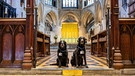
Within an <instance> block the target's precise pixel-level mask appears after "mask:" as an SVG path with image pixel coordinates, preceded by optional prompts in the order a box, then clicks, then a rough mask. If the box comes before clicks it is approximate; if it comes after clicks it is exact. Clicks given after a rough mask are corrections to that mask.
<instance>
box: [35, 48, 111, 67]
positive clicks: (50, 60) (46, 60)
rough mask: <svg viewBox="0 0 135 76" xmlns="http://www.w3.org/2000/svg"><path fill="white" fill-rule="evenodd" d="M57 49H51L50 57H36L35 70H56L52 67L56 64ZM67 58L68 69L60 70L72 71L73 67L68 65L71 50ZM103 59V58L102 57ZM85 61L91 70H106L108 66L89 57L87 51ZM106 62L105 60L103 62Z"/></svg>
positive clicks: (71, 53)
mask: <svg viewBox="0 0 135 76" xmlns="http://www.w3.org/2000/svg"><path fill="white" fill-rule="evenodd" d="M56 50H57V49H52V52H51V55H50V56H48V57H38V58H37V60H38V61H37V69H39V68H40V69H41V68H46V69H51V68H58V66H56V65H52V64H55V63H56V59H57V52H56ZM68 51H69V52H68V58H69V64H68V66H69V67H62V68H67V69H74V68H75V67H72V66H71V64H70V60H71V57H72V55H73V51H74V50H73V49H70V50H68ZM104 58H105V57H104ZM86 61H87V65H88V67H89V68H91V69H92V68H93V69H108V66H107V65H105V64H103V63H101V62H99V61H97V60H95V59H94V58H93V56H91V54H90V52H89V51H88V50H87V52H86ZM103 61H104V62H106V61H105V60H103Z"/></svg>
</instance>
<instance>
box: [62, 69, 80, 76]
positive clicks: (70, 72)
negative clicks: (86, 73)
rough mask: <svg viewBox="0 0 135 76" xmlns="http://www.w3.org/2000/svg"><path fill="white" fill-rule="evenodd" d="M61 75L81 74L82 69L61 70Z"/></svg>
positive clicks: (76, 75) (72, 75)
mask: <svg viewBox="0 0 135 76" xmlns="http://www.w3.org/2000/svg"><path fill="white" fill-rule="evenodd" d="M62 73H63V76H82V70H63V72H62Z"/></svg>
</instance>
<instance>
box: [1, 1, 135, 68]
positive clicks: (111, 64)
mask: <svg viewBox="0 0 135 76" xmlns="http://www.w3.org/2000/svg"><path fill="white" fill-rule="evenodd" d="M134 5H135V1H134V0H35V1H34V0H19V4H18V2H16V0H1V1H0V10H1V11H0V67H4V68H7V67H18V68H22V69H31V68H34V67H38V68H46V67H47V66H48V65H49V67H52V66H53V65H50V64H53V63H55V60H56V58H57V57H56V51H57V49H58V42H59V41H60V40H65V41H66V42H67V46H68V47H67V48H68V49H69V58H70V59H71V56H72V53H73V51H74V49H75V47H76V45H77V39H78V37H80V36H83V37H85V38H86V39H87V43H86V50H87V54H86V55H87V56H86V57H87V62H88V66H89V67H93V65H92V64H98V65H96V66H94V67H97V66H98V67H97V68H107V69H109V68H115V69H123V68H135V49H134V47H135V45H134V43H132V42H134V41H135V38H134V25H135V19H134V16H135V11H134V10H135V9H134V8H133V7H134ZM33 14H34V15H33ZM56 41H57V42H56ZM49 56H50V58H49ZM51 56H55V57H51ZM94 58H95V59H94ZM49 61H51V62H49ZM90 61H93V62H90ZM100 65H101V66H100ZM54 67H55V68H56V67H57V66H54ZM70 67H72V66H70Z"/></svg>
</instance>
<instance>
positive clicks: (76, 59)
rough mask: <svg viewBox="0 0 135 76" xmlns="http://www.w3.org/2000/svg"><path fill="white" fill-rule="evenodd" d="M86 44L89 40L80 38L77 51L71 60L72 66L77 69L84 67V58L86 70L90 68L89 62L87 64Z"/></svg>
mask: <svg viewBox="0 0 135 76" xmlns="http://www.w3.org/2000/svg"><path fill="white" fill-rule="evenodd" d="M85 43H87V40H86V39H85V38H84V37H79V38H78V45H77V48H76V49H75V51H74V52H73V56H72V59H71V65H72V66H76V67H79V66H82V65H83V58H84V62H85V66H86V68H88V66H87V62H86V50H85Z"/></svg>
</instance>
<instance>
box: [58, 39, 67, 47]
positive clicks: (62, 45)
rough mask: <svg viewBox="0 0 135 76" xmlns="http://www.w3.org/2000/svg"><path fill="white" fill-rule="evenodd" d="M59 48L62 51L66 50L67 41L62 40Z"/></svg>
mask: <svg viewBox="0 0 135 76" xmlns="http://www.w3.org/2000/svg"><path fill="white" fill-rule="evenodd" d="M59 48H60V49H66V48H67V43H66V41H64V40H61V41H60V42H59Z"/></svg>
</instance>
